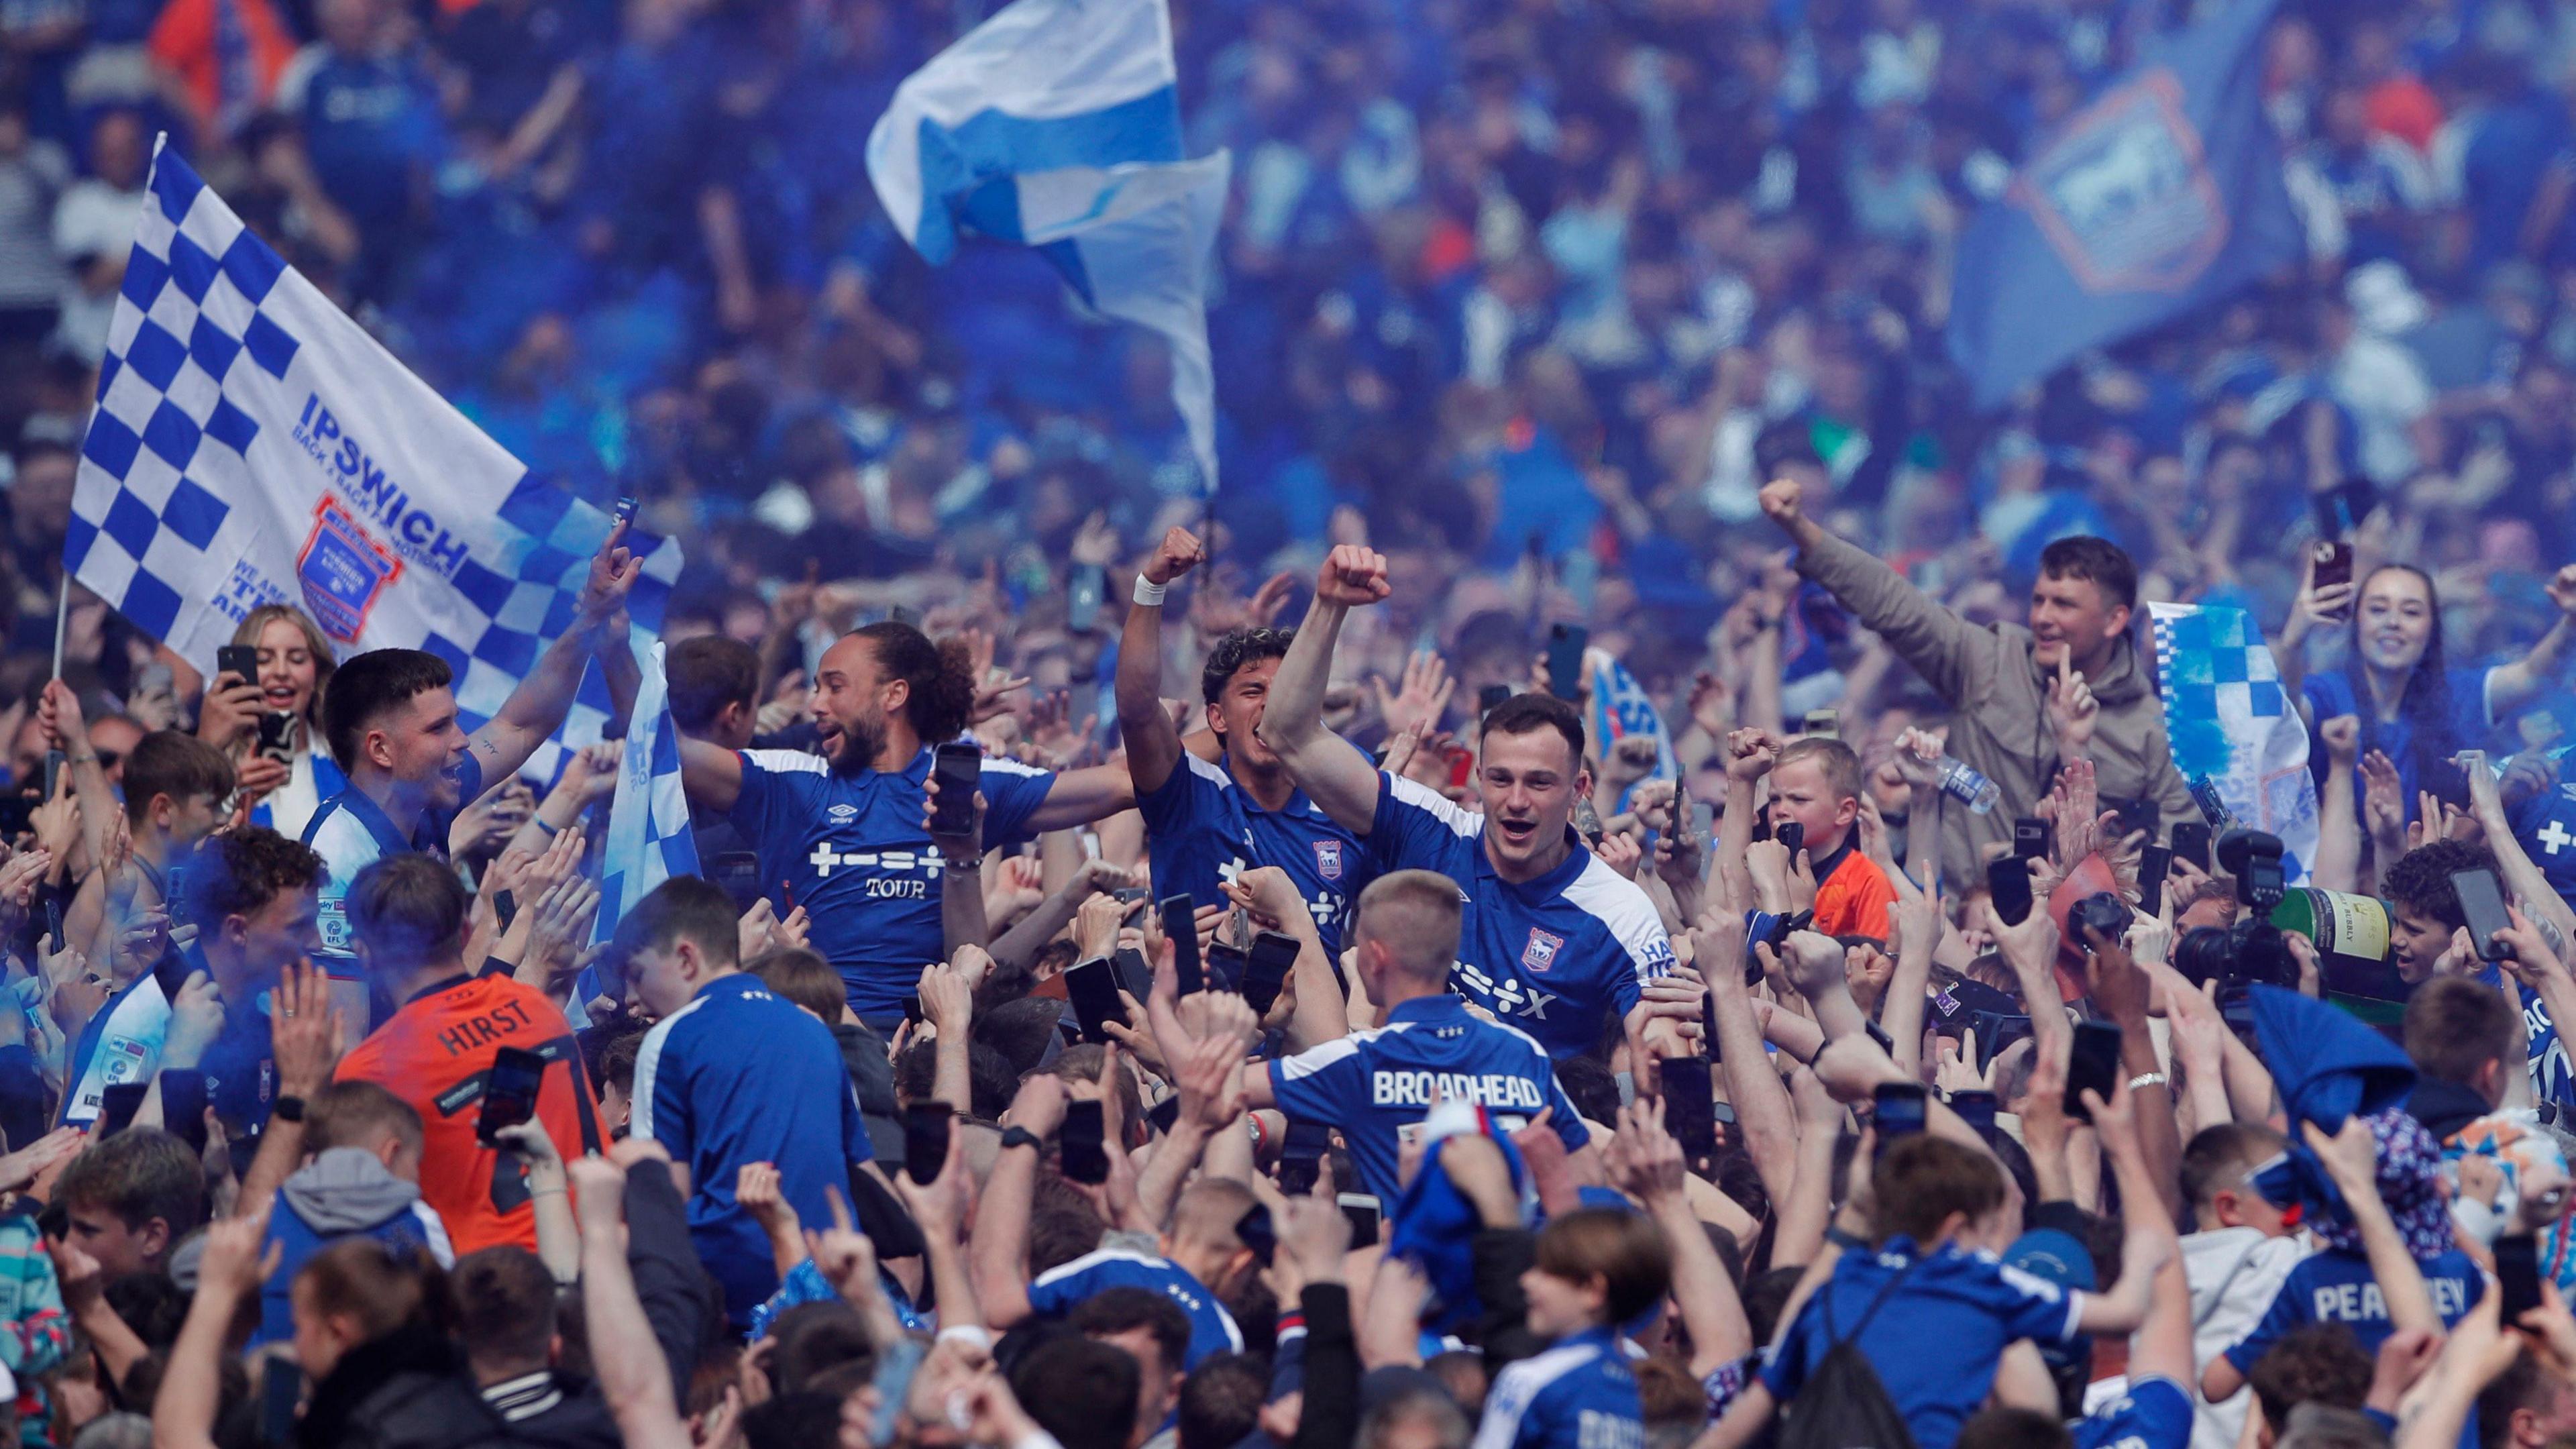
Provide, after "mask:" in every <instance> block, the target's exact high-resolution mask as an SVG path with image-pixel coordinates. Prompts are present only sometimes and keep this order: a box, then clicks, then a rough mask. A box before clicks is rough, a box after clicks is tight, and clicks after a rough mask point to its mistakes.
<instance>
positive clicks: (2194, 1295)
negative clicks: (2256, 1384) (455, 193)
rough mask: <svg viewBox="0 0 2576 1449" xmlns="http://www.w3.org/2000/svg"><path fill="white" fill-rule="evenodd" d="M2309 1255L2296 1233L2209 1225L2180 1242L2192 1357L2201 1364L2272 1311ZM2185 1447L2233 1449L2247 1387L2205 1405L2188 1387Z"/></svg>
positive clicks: (2240, 1430) (2249, 1398) (2241, 1423)
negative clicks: (2187, 1439) (2189, 1410)
mask: <svg viewBox="0 0 2576 1449" xmlns="http://www.w3.org/2000/svg"><path fill="white" fill-rule="evenodd" d="M2307 1254H2308V1250H2307V1245H2306V1243H2305V1241H2304V1240H2303V1239H2302V1238H2301V1237H2300V1236H2299V1235H2298V1234H2295V1233H2293V1234H2291V1235H2290V1236H2288V1237H2282V1238H2267V1237H2265V1236H2263V1233H2262V1231H2261V1230H2260V1229H2257V1228H2213V1229H2211V1230H2210V1231H2208V1232H2205V1233H2187V1234H2185V1235H2184V1236H2183V1240H2182V1274H2183V1281H2184V1282H2185V1283H2187V1284H2189V1285H2190V1287H2191V1360H2192V1363H2193V1364H2194V1365H2195V1366H2196V1367H2198V1368H2201V1369H2206V1368H2208V1367H2209V1361H2210V1360H2211V1359H2214V1358H2216V1357H2218V1356H2219V1355H2220V1354H2222V1353H2225V1352H2226V1351H2227V1350H2229V1349H2231V1348H2234V1347H2235V1346H2236V1345H2237V1343H2238V1341H2239V1340H2241V1339H2243V1338H2244V1337H2245V1335H2246V1334H2248V1333H2251V1332H2253V1331H2254V1325H2255V1324H2257V1323H2260V1322H2262V1320H2263V1315H2264V1314H2265V1313H2267V1312H2269V1311H2270V1310H2271V1307H2272V1300H2273V1299H2274V1298H2276V1297H2278V1296H2280V1292H2281V1283H2282V1281H2283V1280H2284V1279H2286V1278H2288V1277H2289V1276H2290V1270H2291V1269H2292V1268H2294V1267H2296V1266H2298V1262H2299V1260H2300V1259H2301V1258H2304V1257H2306V1256H2307ZM2190 1387H2191V1400H2192V1425H2191V1449H2236V1442H2237V1437H2238V1436H2239V1435H2240V1434H2242V1433H2243V1432H2244V1430H2245V1411H2246V1408H2247V1406H2249V1405H2251V1404H2252V1403H2253V1402H2254V1395H2253V1393H2252V1392H2251V1391H2250V1390H2246V1389H2238V1390H2237V1391H2236V1396H2235V1397H2234V1398H2231V1399H2228V1400H2227V1401H2226V1402H2224V1403H2221V1404H2215V1405H2213V1404H2211V1403H2209V1402H2207V1401H2206V1400H2204V1399H2202V1398H2201V1395H2200V1385H2199V1384H2198V1383H2196V1382H2195V1383H2193V1384H2192V1385H2191V1386H2190Z"/></svg>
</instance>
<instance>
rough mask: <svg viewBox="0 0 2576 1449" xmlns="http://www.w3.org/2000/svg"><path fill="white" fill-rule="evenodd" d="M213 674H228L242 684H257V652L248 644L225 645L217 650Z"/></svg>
mask: <svg viewBox="0 0 2576 1449" xmlns="http://www.w3.org/2000/svg"><path fill="white" fill-rule="evenodd" d="M215 673H216V674H217V675H218V676H221V675H226V674H229V675H231V676H232V677H233V678H235V679H238V680H240V681H241V682H242V683H244V684H257V683H259V650H258V649H256V648H254V647H252V646H251V645H248V644H227V645H225V646H223V647H222V648H220V649H217V650H216V651H215Z"/></svg>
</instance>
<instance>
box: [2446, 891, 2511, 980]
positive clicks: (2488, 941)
mask: <svg viewBox="0 0 2576 1449" xmlns="http://www.w3.org/2000/svg"><path fill="white" fill-rule="evenodd" d="M2451 890H2452V891H2453V892H2454V893H2455V894H2457V895H2458V896H2459V898H2460V914H2461V915H2463V916H2466V917H2468V921H2469V939H2470V940H2472V941H2474V942H2476V943H2477V948H2478V959H2479V960H2481V961H2503V960H2507V959H2509V958H2511V957H2512V955H2513V948H2512V947H2511V946H2508V945H2506V944H2505V943H2504V942H2502V941H2499V940H2497V939H2496V932H2498V931H2502V930H2506V929H2509V928H2510V927H2511V926H2512V925H2513V917H2511V916H2509V915H2507V914H2506V913H2505V907H2504V890H2503V888H2502V887H2501V886H2499V885H2497V884H2496V878H2495V872H2494V871H2491V870H2455V871H2453V872H2451Z"/></svg>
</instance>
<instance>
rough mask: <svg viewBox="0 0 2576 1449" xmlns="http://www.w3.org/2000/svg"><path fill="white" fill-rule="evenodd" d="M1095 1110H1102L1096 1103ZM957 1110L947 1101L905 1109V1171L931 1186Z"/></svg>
mask: <svg viewBox="0 0 2576 1449" xmlns="http://www.w3.org/2000/svg"><path fill="white" fill-rule="evenodd" d="M1093 1110H1094V1111H1095V1112H1096V1111H1098V1110H1099V1107H1098V1104H1097V1103H1095V1104H1093ZM954 1120H955V1109H953V1108H951V1107H950V1106H949V1105H948V1104H947V1103H945V1102H914V1103H912V1104H910V1105H908V1106H906V1107H905V1108H904V1109H903V1170H904V1171H905V1172H906V1173H907V1174H909V1175H910V1176H911V1178H912V1180H913V1181H914V1182H917V1183H919V1184H921V1185H922V1186H923V1187H928V1186H930V1184H931V1183H932V1182H934V1181H936V1180H937V1179H938V1177H939V1172H940V1169H941V1168H944V1167H946V1166H947V1165H948V1126H949V1123H950V1122H952V1121H954Z"/></svg>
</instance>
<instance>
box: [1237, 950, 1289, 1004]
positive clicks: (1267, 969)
mask: <svg viewBox="0 0 2576 1449" xmlns="http://www.w3.org/2000/svg"><path fill="white" fill-rule="evenodd" d="M1296 964H1297V938H1296V937H1294V936H1290V935H1285V934H1282V933H1281V932H1278V931H1264V932H1262V933H1261V934H1260V935H1258V936H1255V937H1253V938H1252V953H1251V955H1250V956H1249V957H1248V958H1247V959H1246V961H1245V962H1244V967H1243V1002H1244V1004H1245V1005H1246V1006H1249V1007H1251V1008H1252V1010H1253V1012H1254V1013H1255V1014H1256V1015H1260V1016H1268V1015H1269V1014H1270V1008H1271V1007H1272V1006H1274V1005H1276V1004H1277V1003H1278V1001H1279V990H1280V988H1281V987H1283V986H1285V985H1287V984H1288V973H1289V971H1290V970H1291V969H1292V968H1294V967H1295V966H1296Z"/></svg>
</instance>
